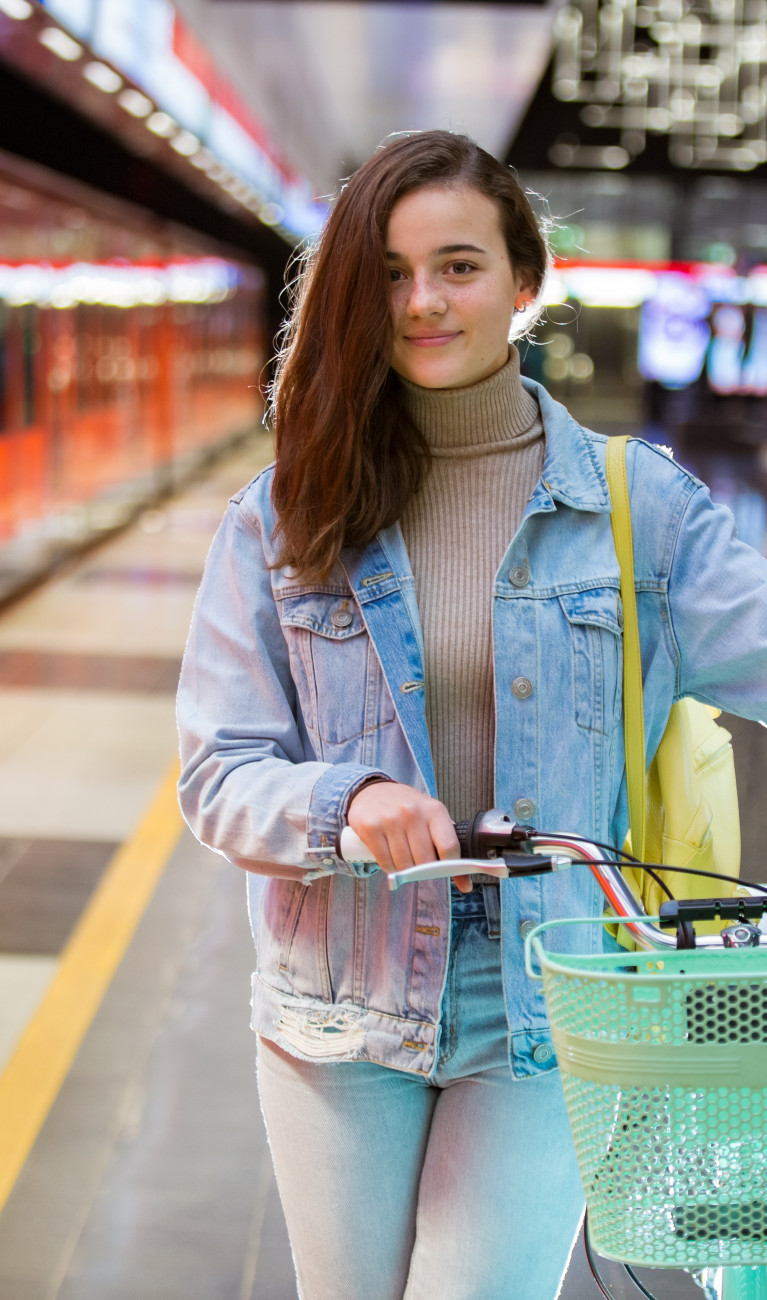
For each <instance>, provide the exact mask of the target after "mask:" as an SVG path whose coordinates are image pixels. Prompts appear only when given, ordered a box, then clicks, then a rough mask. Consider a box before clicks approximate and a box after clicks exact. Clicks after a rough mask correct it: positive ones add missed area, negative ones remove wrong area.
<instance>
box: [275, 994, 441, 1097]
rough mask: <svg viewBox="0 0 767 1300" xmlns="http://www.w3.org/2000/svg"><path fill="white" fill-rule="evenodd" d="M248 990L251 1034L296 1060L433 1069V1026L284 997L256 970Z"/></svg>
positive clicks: (412, 1071)
mask: <svg viewBox="0 0 767 1300" xmlns="http://www.w3.org/2000/svg"><path fill="white" fill-rule="evenodd" d="M251 986H252V993H253V996H252V1002H251V1007H252V1015H251V1021H250V1027H251V1029H252V1030H254V1032H255V1033H257V1034H261V1035H262V1036H263V1037H264V1038H268V1039H270V1041H271V1042H273V1043H276V1044H277V1046H278V1047H281V1048H282V1049H283V1051H285V1052H288V1053H289V1054H290V1055H291V1056H295V1057H297V1058H298V1060H301V1061H314V1062H320V1061H322V1062H327V1063H328V1064H332V1063H333V1062H334V1061H370V1062H372V1063H373V1064H375V1065H384V1066H387V1067H388V1068H390V1069H392V1070H404V1071H405V1072H406V1073H408V1074H418V1075H429V1074H431V1072H432V1070H433V1069H434V1064H435V1060H436V1050H437V1036H438V1026H437V1025H432V1024H428V1023H426V1022H424V1021H421V1020H409V1019H407V1018H406V1017H405V1016H393V1015H387V1014H386V1013H385V1012H382V1011H373V1010H371V1009H370V1008H368V1007H361V1006H358V1005H356V1004H355V1003H352V1002H340V1003H333V1002H323V1001H321V1000H320V999H319V998H310V997H299V996H297V995H296V994H294V993H284V992H281V990H280V989H277V988H275V987H274V986H273V985H272V984H267V983H266V981H265V980H263V979H262V978H261V976H260V975H259V974H258V972H257V971H256V972H254V973H253V975H252V979H251Z"/></svg>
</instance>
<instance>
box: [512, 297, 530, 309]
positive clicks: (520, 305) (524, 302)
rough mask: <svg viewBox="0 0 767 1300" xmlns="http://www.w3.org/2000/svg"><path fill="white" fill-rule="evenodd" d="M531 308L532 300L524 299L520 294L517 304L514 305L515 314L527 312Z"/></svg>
mask: <svg viewBox="0 0 767 1300" xmlns="http://www.w3.org/2000/svg"><path fill="white" fill-rule="evenodd" d="M529 306H530V299H529V298H523V297H522V295H521V294H520V295H519V297H518V298H517V300H516V302H515V303H514V310H515V312H517V311H526V310H527V308H528V307H529Z"/></svg>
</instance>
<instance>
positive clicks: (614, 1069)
mask: <svg viewBox="0 0 767 1300" xmlns="http://www.w3.org/2000/svg"><path fill="white" fill-rule="evenodd" d="M546 929H547V926H541V927H539V929H538V931H537V932H536V934H535V935H534V936H533V938H532V948H533V951H534V952H535V955H536V957H537V959H538V961H539V962H540V965H541V968H542V972H543V981H544V991H545V994H546V1001H547V1003H548V1007H549V1015H550V1020H551V1028H552V1039H553V1043H554V1049H555V1051H556V1054H557V1059H558V1063H559V1067H560V1070H561V1072H562V1082H563V1085H564V1090H565V1099H566V1102H567V1108H568V1113H569V1118H570V1125H571V1127H572V1131H573V1137H574V1139H575V1148H576V1152H577V1156H578V1163H579V1167H580V1172H581V1178H582V1179H583V1185H584V1189H585V1192H586V1202H587V1205H588V1210H589V1231H590V1235H591V1238H592V1241H593V1244H594V1247H595V1249H596V1250H597V1251H599V1253H600V1254H602V1255H606V1256H607V1257H608V1258H610V1259H618V1260H624V1261H626V1262H628V1263H634V1264H640V1265H647V1266H649V1267H660V1268H693V1267H694V1268H703V1267H706V1266H716V1265H722V1264H735V1265H751V1264H763V1263H767V952H764V951H762V950H760V949H758V948H751V949H745V950H744V949H740V950H727V949H725V950H717V951H714V952H711V951H710V950H705V949H703V950H695V951H686V952H676V951H675V950H670V951H668V952H663V953H659V952H655V953H652V954H651V953H631V954H628V953H623V954H617V955H610V956H607V955H605V956H601V955H600V956H584V957H578V956H572V955H569V954H562V953H551V952H546V951H545V950H544V948H543V945H542V943H541V940H540V938H539V937H538V936H539V935H540V934H541V932H543V931H545V930H546Z"/></svg>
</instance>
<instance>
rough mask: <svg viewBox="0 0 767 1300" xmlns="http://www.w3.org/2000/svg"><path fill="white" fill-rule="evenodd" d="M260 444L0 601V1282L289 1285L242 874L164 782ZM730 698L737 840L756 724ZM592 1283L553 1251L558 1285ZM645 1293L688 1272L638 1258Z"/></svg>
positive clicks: (200, 1288)
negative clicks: (202, 841)
mask: <svg viewBox="0 0 767 1300" xmlns="http://www.w3.org/2000/svg"><path fill="white" fill-rule="evenodd" d="M270 456H271V449H270V446H269V443H268V441H267V439H266V437H265V436H264V435H262V434H258V435H254V436H253V438H252V439H250V440H249V441H248V442H247V443H246V444H243V445H242V446H241V447H240V448H239V449H238V450H237V451H235V452H232V453H230V454H228V455H227V456H226V457H225V458H223V459H221V460H220V461H219V462H218V463H217V464H216V465H215V466H214V467H213V468H212V469H211V470H210V472H209V475H208V477H207V478H205V480H204V481H198V482H196V483H195V484H193V485H192V486H191V487H189V488H188V489H187V490H186V491H185V492H184V493H183V494H182V495H180V496H178V497H175V498H173V499H171V500H170V501H169V502H167V503H166V504H165V505H163V507H162V508H161V509H155V508H153V509H151V510H148V511H146V512H145V513H144V514H143V515H141V516H140V518H139V519H138V520H137V522H136V523H135V524H134V525H133V526H132V527H131V528H129V529H127V530H126V531H124V532H123V533H121V534H120V535H119V536H117V537H115V538H113V539H112V540H111V541H109V542H107V543H105V544H104V545H102V546H101V547H99V548H98V549H97V550H95V551H92V552H91V553H90V554H88V555H87V556H85V557H83V558H81V559H79V560H76V561H73V562H72V563H71V564H70V565H69V567H68V568H66V569H65V570H62V571H60V572H59V573H58V574H57V575H56V576H55V578H54V579H53V580H52V581H50V582H49V583H47V584H46V585H44V586H43V587H41V588H40V589H38V590H37V591H35V592H34V593H32V594H31V595H29V596H27V597H25V598H24V599H23V600H22V601H20V602H18V603H17V604H16V605H14V606H13V607H12V608H10V609H8V610H6V611H5V612H4V613H3V614H2V616H0V711H2V716H3V718H4V726H3V728H2V738H1V739H0V1071H1V1073H0V1300H295V1298H296V1296H297V1292H296V1286H295V1281H294V1274H293V1268H292V1263H291V1259H290V1251H289V1246H288V1241H287V1234H286V1230H285V1225H284V1220H283V1217H282V1212H281V1208H280V1204H279V1198H278V1195H277V1190H276V1186H275V1182H274V1178H273V1175H272V1171H271V1165H270V1161H269V1154H268V1148H267V1142H266V1136H265V1133H264V1130H263V1126H262V1122H261V1117H260V1112H259V1106H258V1097H257V1092H256V1084H255V1076H254V1046H255V1045H254V1040H253V1036H252V1034H251V1032H250V1029H249V1027H248V1021H249V1008H248V1002H249V991H250V970H251V947H252V941H251V936H250V933H249V928H248V922H247V915H246V909H245V882H244V879H243V876H242V873H241V872H240V871H239V870H238V869H236V868H234V867H232V866H230V865H229V864H227V863H226V862H225V861H224V860H223V859H221V858H220V857H218V856H216V855H215V854H213V853H210V852H208V851H207V850H205V849H203V848H202V847H201V846H200V845H199V844H197V842H196V841H195V840H194V838H193V837H192V835H191V834H190V833H189V832H188V830H186V829H185V828H184V827H183V824H182V822H181V818H180V815H179V813H178V808H177V804H176V798H175V780H176V757H175V753H176V733H175V725H174V716H173V701H174V691H175V686H176V680H177V676H178V668H179V663H180V658H181V654H182V650H183V646H184V640H185V636H186V631H187V627H188V623H189V618H190V615H191V610H192V604H193V601H194V596H195V591H196V587H197V584H198V581H199V577H200V573H201V570H202V566H203V563H204V558H205V554H206V551H207V548H208V545H209V542H210V538H211V536H212V534H213V532H214V530H215V528H216V526H217V523H218V520H219V518H220V516H221V513H222V510H223V508H224V505H225V502H226V499H227V497H228V496H229V495H230V494H231V492H233V491H234V490H235V489H236V488H237V487H239V486H240V485H241V484H242V483H244V482H246V481H247V480H248V479H249V478H250V477H252V475H253V474H254V473H256V472H257V471H258V469H259V468H260V467H261V466H262V465H263V464H265V463H266V462H267V461H268V460H269V459H270ZM732 721H733V727H734V729H735V730H736V755H738V761H739V764H740V768H741V771H740V777H741V794H742V798H743V802H744V812H745V814H746V815H745V816H744V842H745V844H746V846H747V848H749V849H750V846H751V845H752V844H753V845H754V846H756V844H757V843H758V842H759V841H760V840H761V841H762V842H763V838H764V833H765V831H767V819H766V816H765V809H764V801H763V800H761V801H759V800H758V799H757V798H756V794H757V780H758V779H761V776H760V774H761V773H762V772H763V771H764V761H765V757H767V753H766V750H767V746H765V744H764V740H765V739H767V732H764V731H763V730H762V729H760V728H758V727H755V726H751V725H749V724H743V725H742V726H741V724H739V723H738V722H737V720H732ZM605 1268H606V1271H607V1272H608V1275H609V1276H610V1279H611V1285H612V1286H613V1287H614V1288H615V1293H616V1295H617V1296H623V1295H624V1294H626V1295H628V1294H629V1292H630V1286H629V1287H628V1289H627V1290H625V1291H624V1290H620V1289H619V1288H620V1287H621V1286H623V1285H625V1284H624V1283H622V1282H621V1281H620V1279H619V1278H618V1277H617V1274H615V1273H614V1272H613V1271H612V1269H611V1266H609V1265H606V1266H605ZM328 1294H329V1295H330V1294H332V1290H331V1291H329V1292H328ZM597 1294H598V1292H597V1289H596V1287H595V1285H594V1283H593V1281H592V1280H591V1278H590V1277H589V1276H588V1274H587V1271H586V1266H585V1262H584V1260H583V1256H582V1252H581V1251H580V1250H577V1251H576V1253H575V1255H574V1257H573V1261H572V1265H571V1269H570V1272H569V1274H568V1278H567V1280H566V1283H565V1287H564V1290H563V1292H562V1300H590V1297H592V1296H596V1295H597ZM662 1294H663V1295H664V1296H666V1297H667V1298H668V1300H684V1298H685V1297H689V1298H692V1297H694V1296H698V1295H700V1292H699V1291H698V1290H697V1289H695V1288H694V1287H693V1285H692V1283H691V1281H690V1280H689V1279H685V1278H680V1277H678V1276H677V1277H675V1278H674V1279H670V1278H668V1277H667V1276H665V1275H664V1280H663V1291H662ZM358 1300H376V1298H375V1297H374V1296H372V1297H359V1298H358ZM435 1300H440V1298H439V1297H435ZM477 1300H487V1298H485V1297H477ZM516 1300H538V1298H537V1297H532V1296H531V1297H524V1298H521V1297H518V1298H516Z"/></svg>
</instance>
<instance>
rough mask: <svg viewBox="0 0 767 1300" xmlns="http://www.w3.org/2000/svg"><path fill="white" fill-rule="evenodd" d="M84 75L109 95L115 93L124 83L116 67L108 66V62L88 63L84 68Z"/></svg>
mask: <svg viewBox="0 0 767 1300" xmlns="http://www.w3.org/2000/svg"><path fill="white" fill-rule="evenodd" d="M83 76H84V77H85V80H86V81H89V82H90V83H91V85H92V86H96V87H97V88H98V89H99V90H103V91H104V93H105V94H107V95H114V93H115V91H117V90H119V89H120V87H121V86H122V84H123V79H122V77H118V75H117V73H116V72H115V70H114V68H110V67H108V65H107V64H106V63H88V64H86V66H85V67H84V68H83Z"/></svg>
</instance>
